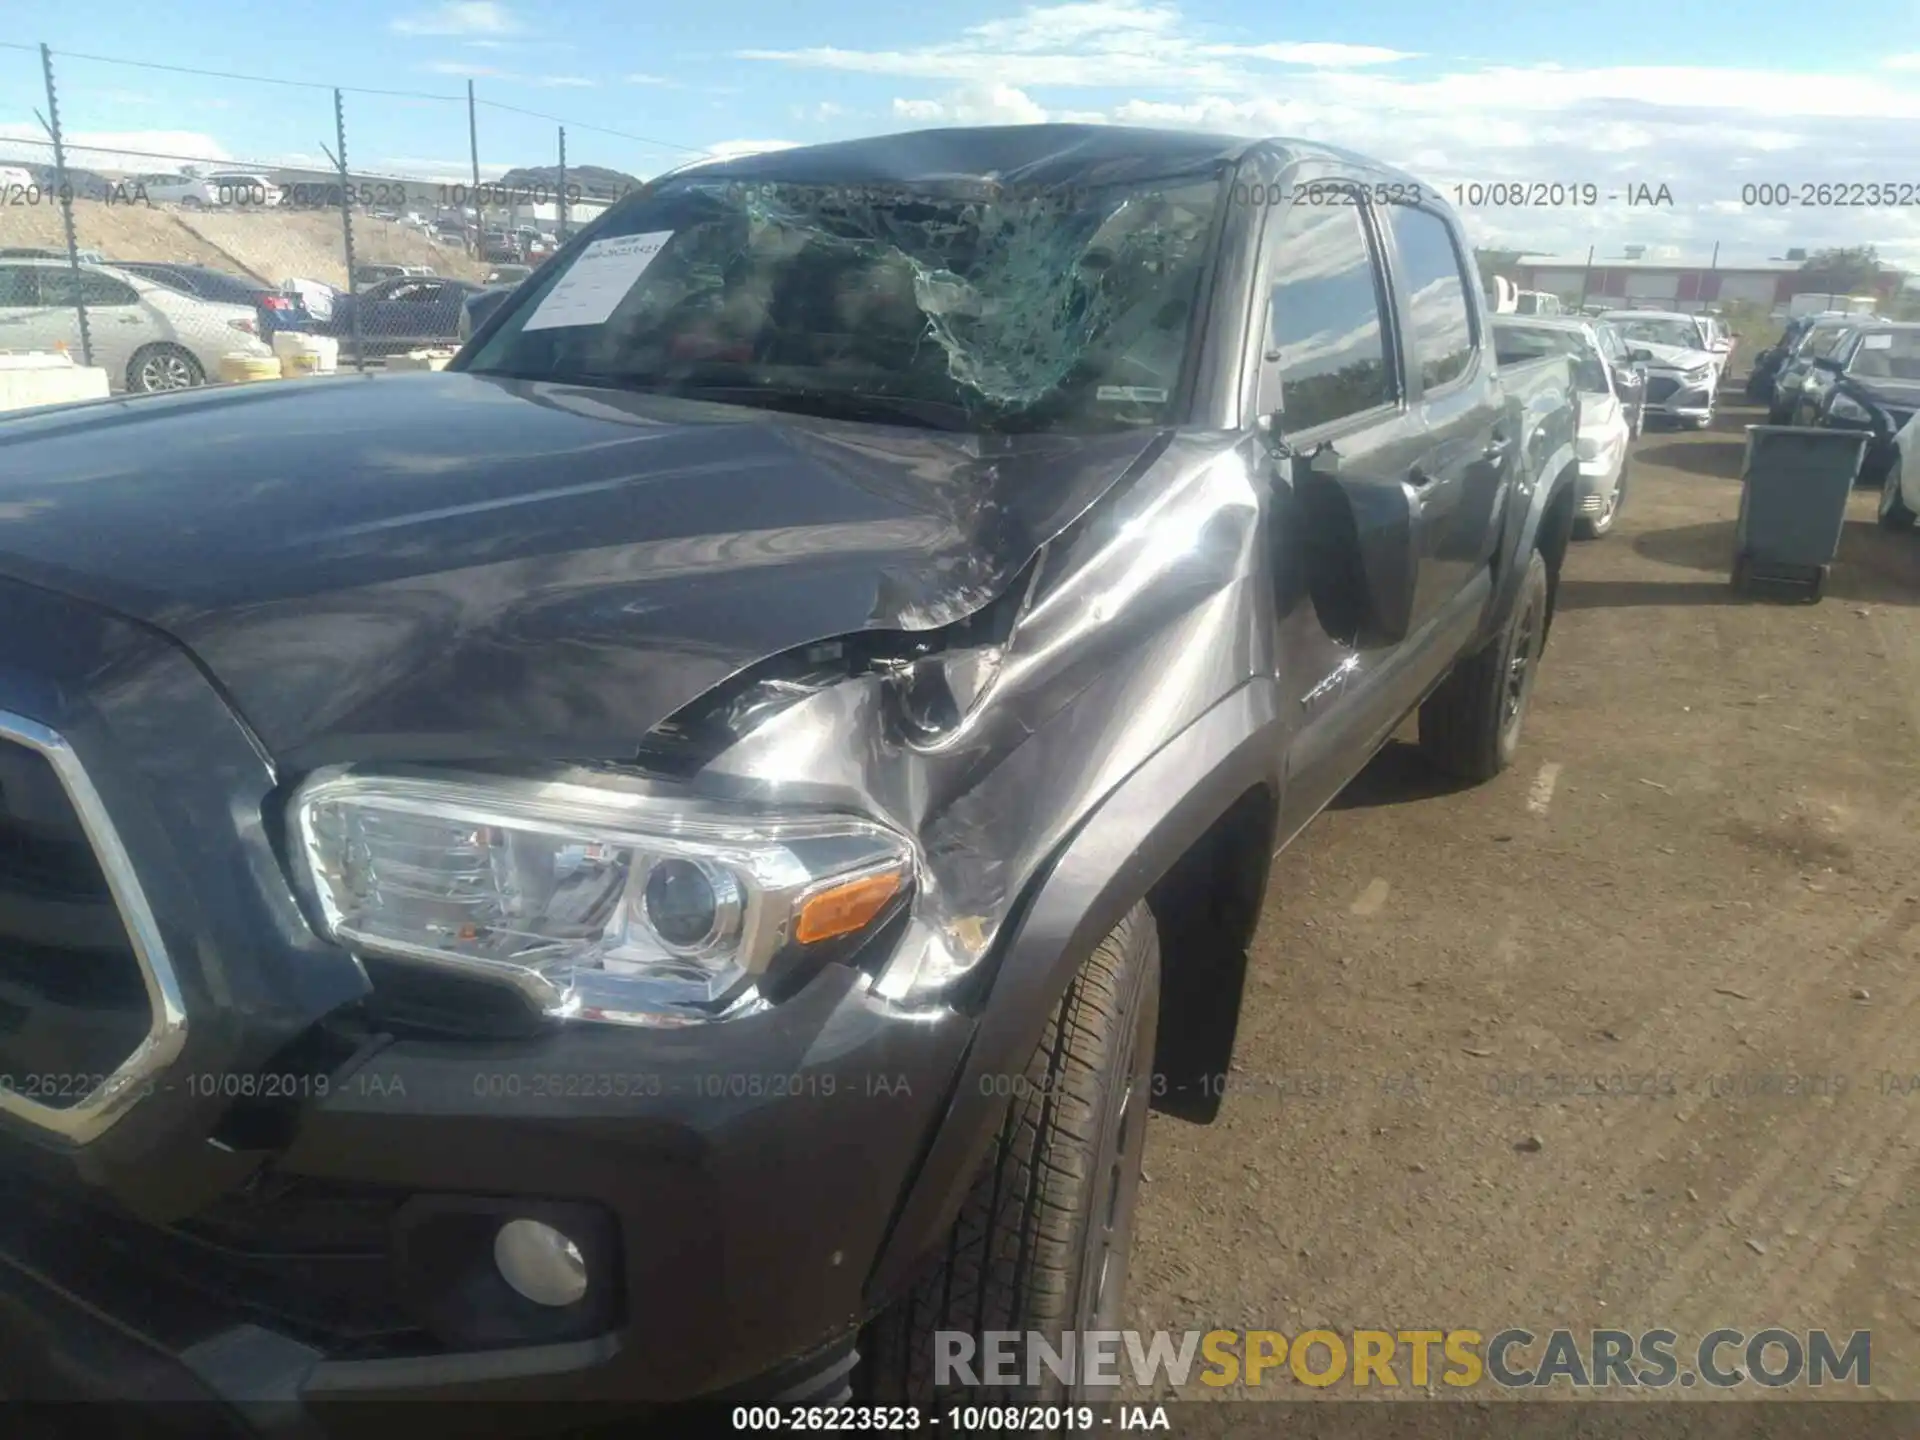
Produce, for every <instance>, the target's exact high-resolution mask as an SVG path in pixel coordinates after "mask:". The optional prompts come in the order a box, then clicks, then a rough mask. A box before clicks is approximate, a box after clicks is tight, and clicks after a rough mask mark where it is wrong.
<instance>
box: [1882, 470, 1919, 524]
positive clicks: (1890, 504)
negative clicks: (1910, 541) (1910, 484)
mask: <svg viewBox="0 0 1920 1440" xmlns="http://www.w3.org/2000/svg"><path fill="white" fill-rule="evenodd" d="M1913 520H1914V515H1913V511H1911V510H1909V509H1908V508H1907V502H1906V501H1905V500H1904V499H1903V498H1902V497H1901V494H1900V462H1899V461H1898V460H1895V461H1894V463H1893V464H1891V465H1889V466H1888V467H1887V478H1886V479H1885V480H1882V481H1881V482H1880V526H1881V528H1882V529H1884V530H1911V529H1912V528H1913Z"/></svg>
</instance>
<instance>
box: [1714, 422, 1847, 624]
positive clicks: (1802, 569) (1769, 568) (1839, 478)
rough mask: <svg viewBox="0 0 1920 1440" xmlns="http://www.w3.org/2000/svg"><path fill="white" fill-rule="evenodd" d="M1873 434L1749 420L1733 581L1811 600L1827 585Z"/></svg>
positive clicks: (1740, 586)
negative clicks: (1778, 590)
mask: <svg viewBox="0 0 1920 1440" xmlns="http://www.w3.org/2000/svg"><path fill="white" fill-rule="evenodd" d="M1870 438H1871V437H1870V436H1869V435H1868V434H1867V432H1866V431H1864V430H1819V429H1814V428H1812V427H1810V426H1805V425H1749V426H1747V458H1746V463H1745V465H1744V466H1743V467H1742V468H1741V474H1740V521H1739V524H1738V525H1737V526H1736V528H1735V531H1734V541H1733V588H1734V589H1736V590H1742V591H1744V590H1749V589H1755V588H1760V587H1766V588H1769V589H1771V588H1775V587H1778V588H1781V589H1786V590H1792V591H1796V592H1798V593H1799V594H1800V595H1801V596H1802V597H1803V598H1805V599H1808V600H1818V599H1819V598H1820V597H1821V595H1822V594H1824V593H1825V591H1826V588H1827V571H1828V569H1829V567H1830V566H1831V565H1832V564H1833V558H1834V556H1835V555H1837V554H1838V553H1839V551H1840V530H1841V527H1842V526H1844V525H1845V524H1846V519H1847V500H1848V497H1849V496H1851V495H1852V494H1853V482H1854V479H1855V477H1856V476H1858V475H1859V473H1860V460H1861V457H1862V456H1863V455H1864V454H1865V453H1866V448H1867V441H1868V440H1869V439H1870Z"/></svg>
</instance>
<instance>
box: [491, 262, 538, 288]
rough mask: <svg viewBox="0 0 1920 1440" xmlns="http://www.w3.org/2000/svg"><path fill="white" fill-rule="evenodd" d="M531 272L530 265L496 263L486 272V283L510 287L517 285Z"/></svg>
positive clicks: (531, 267)
mask: <svg viewBox="0 0 1920 1440" xmlns="http://www.w3.org/2000/svg"><path fill="white" fill-rule="evenodd" d="M531 274H533V266H531V265H496V266H494V267H493V268H492V269H491V270H489V271H488V272H487V282H486V283H487V284H489V285H506V286H509V287H511V286H514V285H518V284H519V283H520V282H521V281H522V280H524V279H526V278H527V277H528V276H529V275H531Z"/></svg>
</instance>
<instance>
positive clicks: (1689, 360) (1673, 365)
mask: <svg viewBox="0 0 1920 1440" xmlns="http://www.w3.org/2000/svg"><path fill="white" fill-rule="evenodd" d="M1627 348H1628V349H1630V350H1645V351H1646V352H1647V353H1648V354H1649V355H1651V356H1653V359H1652V361H1651V362H1650V363H1651V365H1652V366H1654V367H1655V368H1658V369H1662V370H1696V369H1698V368H1699V367H1700V366H1702V365H1713V364H1716V363H1718V362H1719V361H1720V359H1721V358H1722V357H1721V356H1718V355H1715V354H1713V353H1712V352H1711V351H1708V350H1690V349H1688V348H1687V347H1686V346H1684V345H1660V344H1656V343H1655V342H1653V341H1651V340H1633V339H1628V340H1627Z"/></svg>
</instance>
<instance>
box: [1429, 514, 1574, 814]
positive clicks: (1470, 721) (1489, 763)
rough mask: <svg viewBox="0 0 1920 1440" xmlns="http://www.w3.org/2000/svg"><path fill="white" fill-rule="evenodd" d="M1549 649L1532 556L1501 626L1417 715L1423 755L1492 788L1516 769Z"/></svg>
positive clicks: (1542, 575) (1542, 592)
mask: <svg viewBox="0 0 1920 1440" xmlns="http://www.w3.org/2000/svg"><path fill="white" fill-rule="evenodd" d="M1546 641H1547V562H1546V560H1545V559H1544V558H1542V556H1541V554H1540V552H1539V551H1538V550H1535V551H1534V552H1533V553H1532V554H1531V555H1529V556H1528V557H1527V572H1526V574H1525V575H1524V576H1522V577H1521V580H1520V593H1519V594H1518V595H1517V596H1515V597H1514V601H1513V610H1512V612H1511V613H1510V614H1509V616H1508V617H1507V623H1506V626H1505V627H1504V628H1503V629H1502V630H1501V632H1500V634H1499V635H1498V636H1497V637H1496V638H1495V639H1494V640H1493V642H1492V643H1491V644H1489V645H1487V646H1485V647H1483V648H1482V649H1481V650H1480V651H1479V652H1478V653H1476V654H1474V655H1470V656H1468V657H1467V658H1466V659H1464V660H1461V661H1460V662H1459V663H1458V664H1457V665H1455V666H1454V667H1453V673H1452V674H1450V675H1448V676H1447V678H1446V679H1445V680H1444V681H1443V682H1442V683H1441V685H1440V688H1439V689H1438V690H1436V691H1434V692H1433V694H1432V695H1430V696H1429V697H1427V701H1426V703H1425V704H1423V705H1422V706H1421V707H1420V748H1421V749H1422V750H1424V751H1426V752H1427V756H1428V758H1429V759H1431V760H1432V761H1433V763H1434V764H1436V765H1438V766H1439V767H1440V768H1441V769H1442V770H1445V771H1447V772H1448V773H1449V774H1452V775H1458V776H1460V777H1461V778H1462V779H1464V780H1476V781H1477V780H1491V779H1492V778H1493V777H1494V776H1496V775H1498V774H1499V773H1500V772H1501V771H1502V770H1504V769H1506V768H1507V766H1509V765H1511V764H1512V763H1513V757H1514V755H1515V754H1516V753H1517V752H1518V751H1519V749H1520V727H1521V725H1522V724H1523V723H1525V721H1526V718H1527V703H1528V701H1530V700H1531V699H1532V697H1533V680H1534V675H1535V672H1536V671H1538V669H1539V661H1540V652H1541V650H1542V649H1543V648H1544V647H1545V645H1546Z"/></svg>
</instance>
